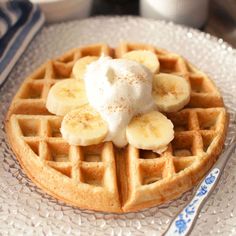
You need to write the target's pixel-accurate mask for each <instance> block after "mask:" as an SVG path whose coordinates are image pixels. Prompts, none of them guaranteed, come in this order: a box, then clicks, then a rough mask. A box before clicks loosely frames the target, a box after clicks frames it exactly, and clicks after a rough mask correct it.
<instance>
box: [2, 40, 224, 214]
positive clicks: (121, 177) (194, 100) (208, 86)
mask: <svg viewBox="0 0 236 236" xmlns="http://www.w3.org/2000/svg"><path fill="white" fill-rule="evenodd" d="M136 49H147V50H151V51H152V52H155V53H156V54H157V56H158V58H159V61H160V71H161V72H165V73H175V74H181V75H183V76H185V78H186V79H188V80H189V81H190V83H191V89H192V91H191V99H190V103H189V104H188V106H187V107H186V108H185V109H183V110H181V111H180V112H177V113H171V114H168V117H169V118H170V119H171V120H172V122H173V124H174V127H175V139H174V140H173V141H172V142H171V144H170V145H169V147H168V149H167V151H165V152H164V153H163V154H162V155H158V154H156V153H153V152H152V151H145V150H138V149H136V148H134V147H132V146H131V145H129V146H128V147H127V148H125V149H118V148H115V147H114V146H113V144H112V143H111V142H106V143H102V144H100V145H96V146H87V147H79V146H77V147H76V146H70V145H69V144H68V143H67V142H66V141H65V140H63V138H62V137H61V133H60V125H61V121H62V118H61V117H58V116H55V115H52V114H50V113H49V112H48V111H47V109H46V107H45V102H46V98H47V94H48V91H49V89H50V88H51V86H52V85H53V84H54V83H56V82H58V81H60V80H61V79H66V78H70V77H71V72H72V67H73V64H74V63H75V61H76V60H77V59H78V58H81V57H83V56H88V55H95V56H100V55H101V54H105V55H110V56H112V57H121V56H122V54H124V53H126V52H128V51H131V50H136ZM226 128H227V113H226V110H225V108H224V104H223V100H222V98H221V96H220V93H219V92H218V90H217V88H216V87H215V85H214V84H213V83H212V81H211V80H210V79H209V78H208V76H207V75H205V74H204V73H202V72H201V71H199V70H198V69H196V68H195V67H193V66H192V65H191V64H190V63H188V62H187V61H186V60H184V59H183V58H182V57H180V56H179V55H177V54H174V53H170V52H167V51H165V50H162V49H156V48H154V47H152V46H150V45H146V44H134V43H122V44H121V45H120V46H119V47H118V48H116V49H111V48H109V47H108V46H107V45H105V44H97V45H90V46H86V47H82V48H78V49H73V50H71V51H70V52H68V53H66V54H64V55H63V56H61V57H60V58H58V59H55V60H51V61H48V62H47V63H45V64H44V65H42V66H41V67H40V68H39V69H38V70H36V71H35V72H34V73H33V74H32V75H30V76H29V77H28V78H27V79H26V80H25V81H24V82H23V84H22V86H21V87H20V89H19V91H18V92H17V94H16V96H15V97H14V99H13V101H12V104H11V106H10V108H9V112H8V115H7V118H6V130H7V135H8V138H9V142H10V145H11V147H12V149H13V151H14V152H15V154H16V156H17V158H18V160H19V162H20V164H21V165H22V167H23V168H24V170H25V172H26V173H27V174H28V176H29V177H30V178H31V179H32V180H33V181H34V182H35V183H36V184H37V185H38V186H40V187H41V188H43V189H44V190H45V191H46V192H48V193H49V194H51V195H53V196H55V197H56V198H58V199H61V200H63V201H65V202H67V203H69V204H71V205H74V206H77V207H81V208H87V209H93V210H98V211H105V212H129V211H134V210H139V209H142V208H145V207H151V206H155V205H158V204H161V203H163V202H166V201H169V200H171V199H175V198H177V197H179V196H180V195H181V194H182V193H184V192H186V191H187V190H189V189H190V188H192V187H193V186H194V185H195V184H196V183H197V182H198V181H199V180H200V179H201V178H202V177H203V176H204V175H205V174H206V172H207V171H208V170H209V169H210V168H211V166H212V165H213V163H214V162H215V160H216V158H217V156H218V155H219V153H220V152H221V150H222V147H223V143H224V139H225V134H226Z"/></svg>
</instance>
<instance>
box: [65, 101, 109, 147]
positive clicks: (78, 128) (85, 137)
mask: <svg viewBox="0 0 236 236" xmlns="http://www.w3.org/2000/svg"><path fill="white" fill-rule="evenodd" d="M107 132H108V127H107V124H106V122H105V121H103V119H102V118H101V116H100V114H99V113H98V112H96V111H95V110H94V109H93V108H92V107H90V106H89V105H85V106H82V107H79V108H77V109H75V110H72V111H71V112H69V113H68V114H67V115H66V116H65V117H64V118H63V120H62V124H61V133H62V137H63V138H64V139H65V140H66V141H67V142H68V143H69V144H70V145H81V146H87V145H93V144H98V143H101V142H102V141H103V140H104V138H105V137H106V135H107Z"/></svg>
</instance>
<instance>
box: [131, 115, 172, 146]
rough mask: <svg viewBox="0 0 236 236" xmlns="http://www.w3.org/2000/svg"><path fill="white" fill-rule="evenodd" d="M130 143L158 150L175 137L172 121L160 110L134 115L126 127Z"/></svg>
mask: <svg viewBox="0 0 236 236" xmlns="http://www.w3.org/2000/svg"><path fill="white" fill-rule="evenodd" d="M126 137H127V140H128V143H129V144H131V145H133V146H134V147H136V148H140V149H145V150H158V149H163V147H166V146H167V145H168V144H169V143H170V142H171V140H172V139H173V138H174V126H173V124H172V122H171V121H170V120H169V119H167V118H166V117H165V116H164V115H163V114H161V113H160V112H158V111H152V112H149V113H147V114H144V115H140V116H136V117H134V118H133V119H132V120H131V122H130V123H129V125H128V126H127V128H126Z"/></svg>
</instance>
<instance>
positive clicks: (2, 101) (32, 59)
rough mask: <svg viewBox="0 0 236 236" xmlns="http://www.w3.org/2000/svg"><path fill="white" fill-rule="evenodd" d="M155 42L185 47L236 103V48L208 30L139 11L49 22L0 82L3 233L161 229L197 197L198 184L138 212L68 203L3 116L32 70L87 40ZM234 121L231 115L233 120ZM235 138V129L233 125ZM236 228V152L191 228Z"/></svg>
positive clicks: (233, 231)
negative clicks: (19, 152) (38, 176)
mask: <svg viewBox="0 0 236 236" xmlns="http://www.w3.org/2000/svg"><path fill="white" fill-rule="evenodd" d="M122 40H126V41H136V42H144V43H151V44H154V45H156V46H158V47H162V48H166V49H168V50H170V51H173V52H176V53H179V54H181V55H183V56H184V57H186V58H187V59H188V60H190V61H191V62H192V63H193V64H195V65H197V66H198V67H199V68H200V69H202V70H203V71H205V72H206V73H207V74H209V75H210V76H211V78H212V79H213V80H214V81H215V83H216V85H217V86H218V87H219V89H220V91H221V93H222V94H223V97H224V100H225V103H226V105H227V107H228V111H229V112H230V113H231V114H233V113H234V112H235V110H236V83H235V82H236V51H235V50H234V49H232V48H231V47H230V46H229V45H227V44H226V43H224V42H223V41H222V40H221V39H216V38H214V37H212V36H210V35H208V34H204V33H201V32H199V31H196V30H193V29H188V28H185V27H182V26H177V25H174V24H171V23H165V22H160V21H154V20H147V19H142V18H135V17H108V18H107V17H96V18H91V19H87V20H82V21H73V22H69V23H62V24H58V25H52V26H49V27H45V28H44V29H43V30H42V31H41V32H40V33H39V34H38V35H37V36H36V38H35V39H34V40H33V42H32V43H31V45H30V46H29V47H28V49H27V51H26V52H25V53H24V55H23V56H22V58H21V59H20V60H19V62H18V63H17V65H16V67H15V68H14V70H13V71H12V73H11V75H10V77H9V79H8V81H7V82H6V83H5V84H4V86H3V87H2V88H0V127H1V128H0V140H1V141H0V158H1V159H0V234H1V235H66V234H68V235H131V234H132V235H143V234H146V235H161V234H162V233H163V232H164V231H165V229H166V228H167V226H168V224H169V222H170V220H171V219H172V218H173V216H175V214H176V213H177V212H178V211H179V210H180V209H182V208H183V206H184V204H186V202H187V201H188V200H189V199H190V198H191V196H192V191H193V190H192V191H189V192H187V193H186V194H184V195H183V196H182V197H181V198H179V199H178V200H176V201H173V202H171V203H169V204H165V205H162V206H160V207H154V208H151V209H147V210H144V211H141V212H137V213H128V214H122V215H117V214H103V213H97V212H92V211H87V210H81V209H76V208H72V207H70V206H66V205H64V204H63V203H62V202H59V201H57V200H55V199H54V198H52V197H50V196H48V195H47V194H45V193H44V192H42V191H41V190H40V189H38V188H37V187H36V186H35V185H34V184H33V183H32V182H31V181H30V180H29V179H28V178H27V176H26V175H25V174H24V172H23V171H22V170H21V168H20V166H19V163H18V162H17V160H16V158H15V156H14V155H13V153H12V151H11V150H10V148H9V147H8V145H7V142H6V135H5V132H4V124H3V121H4V117H5V114H6V111H7V109H8V106H9V103H10V101H11V100H12V98H13V95H14V94H15V92H16V90H17V89H18V87H19V85H20V84H21V82H22V81H23V79H24V78H25V76H26V75H28V74H29V73H31V72H32V71H33V70H34V69H36V68H37V67H38V66H39V65H40V64H41V63H43V62H44V61H45V60H47V59H49V58H52V57H55V56H58V55H60V54H62V53H63V52H65V51H66V50H68V49H70V48H73V47H78V46H81V45H83V44H90V43H95V42H106V43H108V44H110V45H111V46H116V45H117V44H118V43H119V42H120V41H122ZM230 125H231V126H232V122H231V124H230ZM230 131H231V132H229V133H228V138H229V137H230V136H232V135H233V134H234V133H235V129H234V128H233V126H232V127H231V129H230ZM206 233H208V234H210V235H217V234H218V235H236V155H234V156H232V158H231V159H230V160H229V162H228V164H227V166H226V169H225V171H224V174H223V176H222V178H221V180H220V183H219V184H218V186H217V188H216V190H215V191H214V193H213V194H212V196H211V198H210V199H209V201H208V202H207V203H206V205H205V207H204V208H203V210H202V213H201V215H200V216H199V219H198V222H197V224H196V226H195V228H194V230H193V233H192V235H204V234H206Z"/></svg>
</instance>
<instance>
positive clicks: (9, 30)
mask: <svg viewBox="0 0 236 236" xmlns="http://www.w3.org/2000/svg"><path fill="white" fill-rule="evenodd" d="M43 23H44V16H43V14H42V12H41V11H40V9H39V7H38V6H37V5H33V4H32V3H30V2H29V1H28V0H16V1H5V2H1V0H0V86H1V85H2V84H3V82H4V81H5V80H6V78H7V76H8V74H9V73H10V71H11V69H12V68H13V67H14V65H15V64H16V62H17V60H18V59H19V58H20V56H21V55H22V53H23V52H24V51H25V49H26V47H27V46H28V45H29V43H30V41H31V40H32V39H33V37H34V36H35V35H36V33H37V32H38V31H39V29H40V28H41V27H42V25H43Z"/></svg>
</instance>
